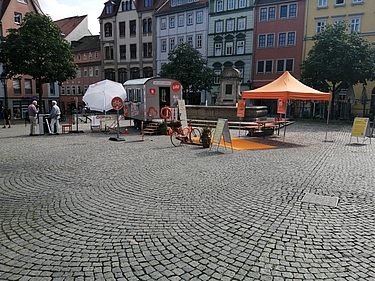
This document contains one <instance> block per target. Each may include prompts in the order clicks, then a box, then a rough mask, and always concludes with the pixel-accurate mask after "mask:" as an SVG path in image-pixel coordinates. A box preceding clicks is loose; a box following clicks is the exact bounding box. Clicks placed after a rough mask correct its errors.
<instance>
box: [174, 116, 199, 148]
mask: <svg viewBox="0 0 375 281" xmlns="http://www.w3.org/2000/svg"><path fill="white" fill-rule="evenodd" d="M168 126H169V127H171V130H170V132H169V136H170V138H171V143H172V144H173V145H174V146H180V145H181V143H189V142H190V143H193V142H194V141H201V140H200V138H201V131H200V130H199V129H198V128H194V127H193V126H191V123H190V121H189V123H188V126H186V127H184V128H182V126H181V122H180V121H178V120H175V121H173V122H170V123H168Z"/></svg>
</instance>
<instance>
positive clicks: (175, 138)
mask: <svg viewBox="0 0 375 281" xmlns="http://www.w3.org/2000/svg"><path fill="white" fill-rule="evenodd" d="M179 136H180V134H179V133H177V132H176V131H173V132H172V134H171V143H172V144H173V145H174V146H180V145H181V143H182V139H181V138H179Z"/></svg>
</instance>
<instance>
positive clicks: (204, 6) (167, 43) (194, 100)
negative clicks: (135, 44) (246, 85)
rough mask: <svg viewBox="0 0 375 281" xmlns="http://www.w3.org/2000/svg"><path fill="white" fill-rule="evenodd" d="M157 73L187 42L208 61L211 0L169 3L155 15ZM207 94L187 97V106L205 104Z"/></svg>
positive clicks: (174, 1) (188, 95) (171, 0)
mask: <svg viewBox="0 0 375 281" xmlns="http://www.w3.org/2000/svg"><path fill="white" fill-rule="evenodd" d="M155 21H156V30H157V32H156V51H157V52H156V70H157V73H159V72H160V71H161V67H162V65H163V64H165V63H168V54H169V52H170V51H172V50H173V49H174V48H175V47H176V46H177V45H178V44H179V43H188V44H190V45H191V46H193V47H194V48H196V49H197V50H198V51H199V52H200V53H201V54H202V58H204V59H207V50H208V44H207V40H208V36H207V35H208V0H170V1H166V2H165V3H164V4H163V5H162V6H161V7H160V8H159V9H158V10H157V12H156V13H155ZM206 95H207V93H206V92H205V91H202V92H201V93H200V94H199V95H193V94H189V93H188V94H187V96H186V97H184V99H185V101H186V104H202V103H205V100H206Z"/></svg>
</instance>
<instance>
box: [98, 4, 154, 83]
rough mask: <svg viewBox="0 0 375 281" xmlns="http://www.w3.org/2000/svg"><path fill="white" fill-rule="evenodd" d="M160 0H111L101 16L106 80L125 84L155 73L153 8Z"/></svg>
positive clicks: (103, 62) (103, 63) (101, 38)
mask: <svg viewBox="0 0 375 281" xmlns="http://www.w3.org/2000/svg"><path fill="white" fill-rule="evenodd" d="M159 2H161V1H160V0H156V1H152V0H147V1H131V0H121V1H108V2H106V3H105V4H104V5H105V7H104V9H103V12H102V14H101V16H100V17H99V19H100V30H101V35H100V40H101V46H102V52H103V56H102V66H103V75H102V77H104V78H105V79H109V80H113V81H117V82H120V83H124V82H125V81H127V80H129V79H136V78H145V77H153V76H156V69H155V54H156V51H155V47H154V44H155V27H154V23H153V21H154V11H155V9H156V8H157V7H158V5H159Z"/></svg>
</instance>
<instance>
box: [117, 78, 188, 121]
mask: <svg viewBox="0 0 375 281" xmlns="http://www.w3.org/2000/svg"><path fill="white" fill-rule="evenodd" d="M123 85H124V88H125V91H126V93H127V98H126V100H125V103H124V116H125V118H128V119H132V120H133V121H134V126H135V127H136V128H141V123H142V121H143V122H144V123H149V122H152V121H153V120H156V119H159V120H160V119H162V116H161V115H162V114H161V110H162V108H163V107H165V106H167V107H170V106H174V105H177V102H178V100H181V99H182V87H181V83H180V82H178V81H176V80H173V79H169V78H161V77H151V78H140V79H132V80H128V81H126V82H125V83H124V84H123ZM173 117H174V116H173ZM175 118H177V117H175Z"/></svg>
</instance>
